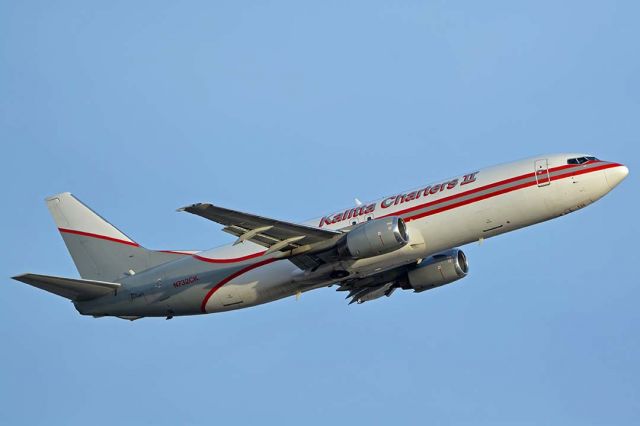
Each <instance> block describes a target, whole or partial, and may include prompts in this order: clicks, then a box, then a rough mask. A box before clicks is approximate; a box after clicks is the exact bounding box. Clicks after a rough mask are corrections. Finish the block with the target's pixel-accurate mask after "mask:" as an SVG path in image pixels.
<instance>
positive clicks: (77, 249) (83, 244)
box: [46, 192, 176, 282]
mask: <svg viewBox="0 0 640 426" xmlns="http://www.w3.org/2000/svg"><path fill="white" fill-rule="evenodd" d="M46 201H47V207H49V211H50V212H51V214H52V216H53V219H54V221H55V222H56V226H57V227H58V230H59V231H60V233H61V235H62V239H63V240H64V242H65V244H66V245H67V249H68V250H69V253H70V254H71V257H72V258H73V262H74V263H75V265H76V268H78V272H80V276H81V277H82V278H84V279H87V280H99V281H107V282H111V281H116V280H118V279H120V278H123V277H124V276H125V275H128V274H129V275H130V274H131V273H132V272H133V273H135V272H140V271H143V270H145V269H148V268H151V267H153V266H157V265H160V264H162V263H166V262H168V261H171V260H174V259H176V256H175V255H172V254H169V253H164V252H156V251H152V250H147V249H145V248H144V247H141V246H140V245H139V244H138V243H136V242H135V241H133V240H132V239H131V238H129V237H127V236H126V235H125V234H124V233H122V232H121V231H119V230H118V229H117V228H116V227H115V226H113V225H111V224H110V223H109V222H107V221H106V220H104V219H103V218H102V217H100V216H99V215H98V214H97V213H95V212H94V211H93V210H91V209H90V208H89V207H87V206H85V205H84V204H82V203H81V202H80V201H79V200H78V199H77V198H75V197H74V196H73V195H71V194H70V193H68V192H65V193H62V194H58V195H54V196H52V197H49V198H47V200H46Z"/></svg>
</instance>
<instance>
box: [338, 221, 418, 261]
mask: <svg viewBox="0 0 640 426" xmlns="http://www.w3.org/2000/svg"><path fill="white" fill-rule="evenodd" d="M408 242H409V235H408V234H407V226H406V225H405V223H404V220H402V218H400V217H385V218H381V219H374V220H371V221H368V222H365V223H363V224H361V225H358V226H356V227H355V228H353V229H352V230H351V231H349V233H347V235H345V236H344V237H343V239H342V240H341V241H340V243H339V244H338V252H339V254H340V255H341V256H344V257H349V258H352V259H365V258H367V257H373V256H379V255H381V254H385V253H390V252H392V251H395V250H398V249H401V248H402V247H404V246H406V245H407V243H408Z"/></svg>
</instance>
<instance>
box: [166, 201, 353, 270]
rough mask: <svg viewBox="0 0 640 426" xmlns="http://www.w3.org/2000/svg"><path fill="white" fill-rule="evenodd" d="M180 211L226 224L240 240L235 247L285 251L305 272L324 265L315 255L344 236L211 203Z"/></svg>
mask: <svg viewBox="0 0 640 426" xmlns="http://www.w3.org/2000/svg"><path fill="white" fill-rule="evenodd" d="M178 211H186V212H188V213H192V214H195V215H198V216H202V217H204V218H206V219H209V220H211V221H213V222H216V223H219V224H221V225H223V226H224V228H223V229H222V230H223V231H224V232H227V233H229V234H232V235H234V236H236V237H238V239H237V240H236V242H235V243H234V245H235V244H240V243H242V242H244V241H251V242H253V243H256V244H259V245H261V246H263V247H266V248H267V254H269V253H275V252H282V253H283V254H284V255H285V256H289V259H290V260H291V261H292V262H293V263H294V264H296V266H298V267H300V268H302V269H310V268H313V267H316V266H318V265H319V264H321V263H322V262H323V261H322V259H321V258H320V257H317V256H314V254H317V253H319V252H322V251H323V250H327V249H328V248H330V247H332V246H334V245H335V243H336V241H337V240H338V239H339V238H340V236H342V235H343V234H342V233H341V232H335V231H329V230H326V229H319V228H313V227H310V226H305V225H299V224H296V223H291V222H285V221H282V220H277V219H270V218H266V217H263V216H258V215H254V214H250V213H243V212H239V211H236V210H231V209H226V208H224V207H218V206H214V205H213V204H208V203H199V204H193V205H191V206H187V207H183V208H181V209H178Z"/></svg>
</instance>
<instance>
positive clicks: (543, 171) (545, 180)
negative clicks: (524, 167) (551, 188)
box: [534, 158, 551, 186]
mask: <svg viewBox="0 0 640 426" xmlns="http://www.w3.org/2000/svg"><path fill="white" fill-rule="evenodd" d="M534 169H535V175H536V183H537V184H538V186H547V185H549V184H551V177H550V176H549V161H548V160H547V159H546V158H543V159H541V160H536V162H535V164H534Z"/></svg>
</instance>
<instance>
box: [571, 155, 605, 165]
mask: <svg viewBox="0 0 640 426" xmlns="http://www.w3.org/2000/svg"><path fill="white" fill-rule="evenodd" d="M597 160H598V159H597V158H596V157H580V158H570V159H568V160H567V164H584V163H586V162H587V161H597Z"/></svg>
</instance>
